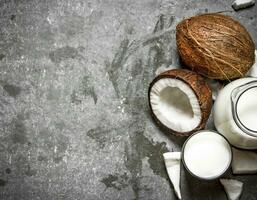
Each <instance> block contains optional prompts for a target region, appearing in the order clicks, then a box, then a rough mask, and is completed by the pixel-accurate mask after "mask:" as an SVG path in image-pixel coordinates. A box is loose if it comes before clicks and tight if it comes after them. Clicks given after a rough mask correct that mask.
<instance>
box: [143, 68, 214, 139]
mask: <svg viewBox="0 0 257 200" xmlns="http://www.w3.org/2000/svg"><path fill="white" fill-rule="evenodd" d="M163 78H172V79H178V80H180V81H183V82H184V83H186V84H187V85H188V86H190V88H191V89H192V90H193V91H194V93H195V95H196V97H197V99H198V103H199V105H200V109H201V121H200V123H199V125H198V126H197V127H196V128H194V129H193V130H191V131H188V132H177V131H175V130H173V129H171V128H168V127H167V126H165V125H164V124H163V123H162V122H161V121H160V120H159V119H158V118H157V116H156V115H155V114H154V112H153V110H152V106H151V103H150V92H151V88H152V87H153V85H154V84H155V83H156V82H157V81H158V80H160V79H163ZM148 100H149V105H150V110H151V114H152V117H153V119H154V120H155V121H156V123H157V125H158V126H159V127H160V128H161V129H163V130H164V131H165V132H167V133H170V134H173V135H176V136H189V135H191V134H192V133H194V132H196V131H199V130H202V129H204V128H205V125H206V122H207V120H208V118H209V115H210V113H211V109H212V92H211V89H210V87H209V85H208V84H207V82H206V81H205V80H204V78H203V77H202V76H201V75H199V74H197V73H195V72H193V71H190V70H186V69H172V70H168V71H165V72H163V73H161V74H159V75H158V76H156V77H155V79H154V80H153V81H152V82H151V83H150V86H149V90H148ZM174 117H176V115H175V114H174ZM184 123H186V122H184Z"/></svg>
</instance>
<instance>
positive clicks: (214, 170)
mask: <svg viewBox="0 0 257 200" xmlns="http://www.w3.org/2000/svg"><path fill="white" fill-rule="evenodd" d="M231 159H232V151H231V147H230V145H229V143H228V142H227V140H226V139H225V138H224V137H223V136H221V135H219V134H218V133H216V132H213V131H207V130H206V131H200V132H198V133H196V134H194V135H192V136H191V137H190V138H189V139H188V140H187V141H186V142H185V144H184V147H183V162H184V165H185V167H186V168H187V170H188V171H189V172H190V173H191V174H193V175H195V176H197V177H199V178H202V179H215V178H217V177H219V176H221V175H222V174H223V173H224V172H225V171H226V170H227V169H228V168H229V166H230V163H231Z"/></svg>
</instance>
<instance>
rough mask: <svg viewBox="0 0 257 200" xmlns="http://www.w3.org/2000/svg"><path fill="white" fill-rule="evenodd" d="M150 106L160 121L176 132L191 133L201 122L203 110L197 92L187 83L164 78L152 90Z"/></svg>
mask: <svg viewBox="0 0 257 200" xmlns="http://www.w3.org/2000/svg"><path fill="white" fill-rule="evenodd" d="M150 104H151V107H152V111H153V113H154V115H155V116H156V117H157V118H158V120H159V121H160V122H161V123H162V124H163V125H165V126H166V127H168V128H169V129H171V130H174V131H176V132H189V131H192V130H193V129H194V128H196V127H197V126H198V125H199V124H200V122H201V109H200V105H199V101H198V99H197V97H196V95H195V92H194V91H193V90H192V89H191V87H190V86H189V85H188V84H186V83H185V82H183V81H181V80H178V79H175V78H162V79H159V80H158V81H156V82H155V83H154V85H153V86H152V88H151V90H150Z"/></svg>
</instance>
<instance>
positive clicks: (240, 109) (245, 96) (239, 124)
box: [213, 77, 257, 149]
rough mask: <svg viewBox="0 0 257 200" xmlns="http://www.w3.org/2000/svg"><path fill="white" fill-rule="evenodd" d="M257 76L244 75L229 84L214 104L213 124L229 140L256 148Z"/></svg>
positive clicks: (234, 143) (243, 146) (247, 147)
mask: <svg viewBox="0 0 257 200" xmlns="http://www.w3.org/2000/svg"><path fill="white" fill-rule="evenodd" d="M256 97H257V78H250V77H248V78H241V79H237V80H235V81H232V82H231V83H229V84H228V85H226V86H225V87H224V88H223V89H222V90H221V91H220V92H219V94H218V97H217V99H216V101H215V104H214V109H213V111H214V112H213V113H214V115H213V116H214V124H215V127H216V129H217V131H218V132H219V133H220V134H222V135H224V136H225V137H226V138H227V139H228V141H229V142H230V144H232V145H233V146H236V147H239V148H244V149H257V123H256V122H257V120H256V119H257V101H256Z"/></svg>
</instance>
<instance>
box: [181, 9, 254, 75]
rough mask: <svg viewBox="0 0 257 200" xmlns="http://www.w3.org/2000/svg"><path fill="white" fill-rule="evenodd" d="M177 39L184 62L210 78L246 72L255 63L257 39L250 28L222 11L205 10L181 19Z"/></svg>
mask: <svg viewBox="0 0 257 200" xmlns="http://www.w3.org/2000/svg"><path fill="white" fill-rule="evenodd" d="M176 41H177V47H178V51H179V54H180V56H181V58H182V60H183V62H184V63H185V64H186V65H187V66H188V67H189V68H191V69H192V70H193V71H196V72H198V73H199V74H202V75H204V76H206V77H208V78H212V79H220V80H230V79H234V78H239V77H242V76H244V75H245V74H246V73H247V72H248V70H249V69H250V68H251V66H252V65H253V63H254V57H255V56H254V49H255V47H254V43H253V41H252V38H251V36H250V35H249V33H248V32H247V30H246V29H245V28H244V27H243V26H242V25H241V24H240V23H239V22H237V21H235V20H234V19H232V18H231V17H229V16H225V15H222V14H217V13H215V14H214V13H213V14H203V15H198V16H195V17H191V18H189V19H185V20H183V21H181V22H180V23H179V24H178V25H177V27H176Z"/></svg>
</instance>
